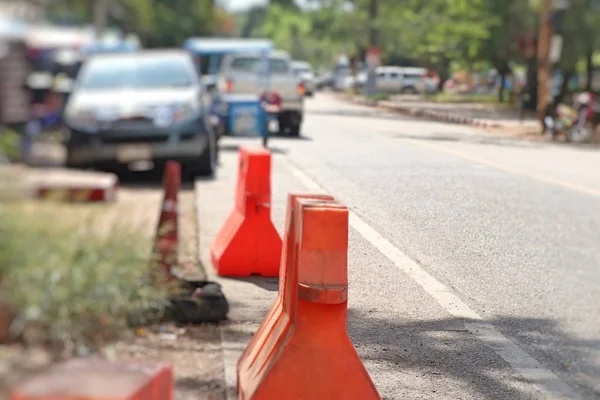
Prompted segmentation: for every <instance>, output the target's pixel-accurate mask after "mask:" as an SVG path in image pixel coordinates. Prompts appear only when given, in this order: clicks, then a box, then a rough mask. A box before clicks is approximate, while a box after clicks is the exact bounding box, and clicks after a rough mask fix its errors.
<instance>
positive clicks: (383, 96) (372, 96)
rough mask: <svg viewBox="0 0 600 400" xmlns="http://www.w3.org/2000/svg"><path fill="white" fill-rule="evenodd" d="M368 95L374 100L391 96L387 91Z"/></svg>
mask: <svg viewBox="0 0 600 400" xmlns="http://www.w3.org/2000/svg"><path fill="white" fill-rule="evenodd" d="M366 97H367V99H368V100H374V101H385V100H388V99H389V98H390V96H389V94H387V93H375V94H373V95H371V96H366Z"/></svg>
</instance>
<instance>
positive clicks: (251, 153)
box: [211, 147, 282, 277]
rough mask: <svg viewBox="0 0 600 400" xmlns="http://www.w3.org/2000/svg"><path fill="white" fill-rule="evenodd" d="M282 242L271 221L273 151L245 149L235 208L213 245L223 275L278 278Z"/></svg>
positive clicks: (217, 268) (215, 260) (240, 165)
mask: <svg viewBox="0 0 600 400" xmlns="http://www.w3.org/2000/svg"><path fill="white" fill-rule="evenodd" d="M281 245H282V241H281V238H280V237H279V234H278V233H277V230H276V229H275V227H274V226H273V222H272V221H271V153H270V152H269V151H268V150H266V149H262V148H256V149H252V148H244V147H243V148H241V149H240V164H239V168H238V177H237V188H236V199H235V207H234V210H233V212H232V213H231V214H230V215H229V218H228V219H227V221H226V222H225V224H224V225H223V226H222V227H221V230H220V231H219V233H218V235H217V237H216V239H215V241H214V243H213V245H212V248H211V258H212V262H213V265H214V266H215V269H216V270H217V273H218V274H219V275H221V276H250V275H262V276H270V277H275V276H277V274H278V270H279V257H280V255H281Z"/></svg>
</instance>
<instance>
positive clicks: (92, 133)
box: [65, 50, 217, 176]
mask: <svg viewBox="0 0 600 400" xmlns="http://www.w3.org/2000/svg"><path fill="white" fill-rule="evenodd" d="M208 111H209V110H208V109H207V107H205V106H204V105H203V93H202V88H201V85H200V83H199V80H198V77H197V75H196V71H195V66H194V63H193V60H192V58H191V56H190V55H189V53H187V52H185V51H183V50H174V51H143V52H139V53H127V54H111V55H97V56H93V57H91V58H90V59H88V60H87V61H86V62H85V64H84V65H83V67H82V70H81V72H80V74H79V76H78V79H77V82H76V83H75V87H74V90H73V93H72V94H71V96H70V99H69V102H68V104H67V106H66V109H65V123H66V129H67V137H68V139H67V165H68V166H71V167H100V166H107V165H111V166H114V165H115V164H116V165H126V166H130V167H131V166H132V165H135V164H136V163H140V162H152V163H154V164H156V163H161V162H164V161H167V160H177V161H180V162H182V164H183V165H184V167H189V168H190V171H191V172H192V173H193V174H194V175H209V176H210V175H213V174H214V172H215V168H216V159H217V146H216V137H215V133H214V130H213V129H212V127H211V125H210V124H209V120H208V114H209V113H208Z"/></svg>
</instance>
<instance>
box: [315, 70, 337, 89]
mask: <svg viewBox="0 0 600 400" xmlns="http://www.w3.org/2000/svg"><path fill="white" fill-rule="evenodd" d="M334 83H335V78H334V75H333V72H326V73H324V74H322V75H319V76H318V77H317V78H316V79H315V89H316V90H323V89H333V86H334Z"/></svg>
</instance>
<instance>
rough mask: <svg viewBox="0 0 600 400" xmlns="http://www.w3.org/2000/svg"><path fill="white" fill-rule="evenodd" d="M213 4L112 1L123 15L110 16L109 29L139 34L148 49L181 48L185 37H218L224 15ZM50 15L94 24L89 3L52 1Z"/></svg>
mask: <svg viewBox="0 0 600 400" xmlns="http://www.w3.org/2000/svg"><path fill="white" fill-rule="evenodd" d="M214 3H215V1H214V0H113V1H112V8H111V10H115V9H121V10H123V12H122V13H115V12H109V25H113V26H114V25H117V26H119V27H121V28H122V29H123V30H126V31H128V32H134V33H136V34H138V35H139V36H140V38H141V39H142V42H143V43H144V44H145V45H148V46H154V47H169V46H181V44H182V43H183V41H184V40H185V39H186V38H188V37H192V36H209V35H212V34H219V33H220V29H221V23H222V22H223V15H222V12H221V11H222V10H221V9H220V8H219V7H217V6H215V4H214ZM49 14H50V16H51V17H53V18H54V19H55V20H61V21H62V20H72V21H79V22H80V23H92V22H93V8H92V7H91V2H88V1H81V0H55V1H54V2H52V3H51V6H50V12H49ZM121 14H122V15H121Z"/></svg>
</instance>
